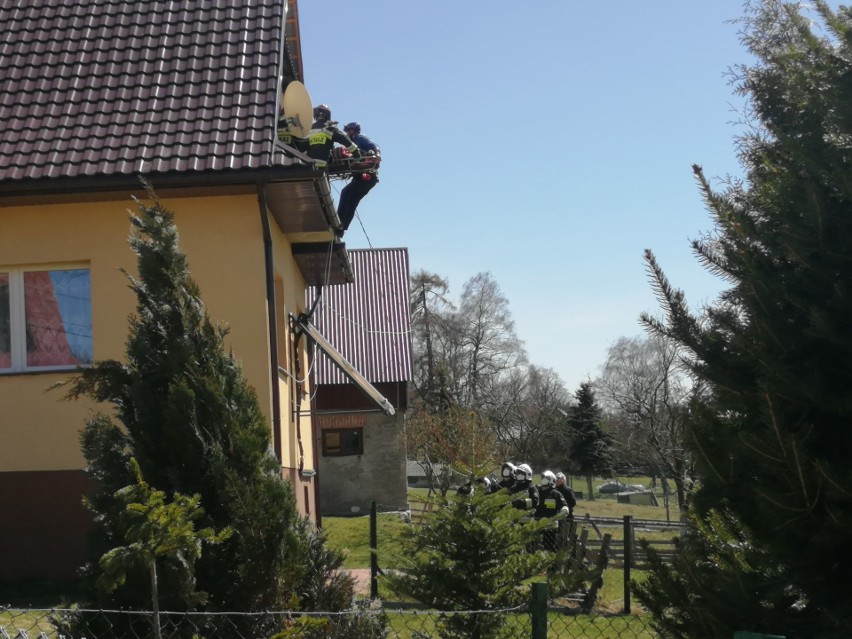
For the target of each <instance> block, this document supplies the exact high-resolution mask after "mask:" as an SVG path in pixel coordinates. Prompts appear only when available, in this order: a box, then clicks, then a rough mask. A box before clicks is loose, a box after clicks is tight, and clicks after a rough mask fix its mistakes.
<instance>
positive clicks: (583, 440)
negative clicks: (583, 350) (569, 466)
mask: <svg viewBox="0 0 852 639" xmlns="http://www.w3.org/2000/svg"><path fill="white" fill-rule="evenodd" d="M574 397H575V398H576V400H577V404H576V405H575V406H572V407H571V409H570V412H569V414H568V432H569V433H570V437H571V461H572V462H573V464H574V469H573V470H574V471H575V472H576V474H579V475H583V476H585V477H586V486H587V488H588V494H589V499H594V498H595V494H594V491H593V490H592V476H593V475H598V474H608V473H609V472H611V470H612V438H611V437H610V436H609V434H607V433H606V432H605V431H604V430H603V429H602V428H601V409H600V407H599V406H598V404H597V402H596V400H595V392H594V390H593V389H592V385H591V384H590V383H589V382H583V383H582V384H580V387H579V388H578V389H577V392H576V393H574Z"/></svg>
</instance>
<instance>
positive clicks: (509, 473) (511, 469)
mask: <svg viewBox="0 0 852 639" xmlns="http://www.w3.org/2000/svg"><path fill="white" fill-rule="evenodd" d="M500 474H501V475H503V479H509V477H513V476H514V475H515V465H514V464H513V463H512V462H510V461H506V462H503V469H502V470H501V471H500Z"/></svg>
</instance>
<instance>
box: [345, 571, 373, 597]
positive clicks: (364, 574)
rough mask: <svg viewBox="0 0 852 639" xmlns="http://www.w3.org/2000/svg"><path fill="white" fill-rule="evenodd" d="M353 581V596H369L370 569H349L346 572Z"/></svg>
mask: <svg viewBox="0 0 852 639" xmlns="http://www.w3.org/2000/svg"><path fill="white" fill-rule="evenodd" d="M346 572H348V573H349V574H350V575H351V576H352V577H353V578H354V579H355V594H356V595H369V594H370V569H369V568H351V569H349V570H347V571H346Z"/></svg>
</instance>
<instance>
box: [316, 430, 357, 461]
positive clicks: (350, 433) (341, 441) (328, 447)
mask: <svg viewBox="0 0 852 639" xmlns="http://www.w3.org/2000/svg"><path fill="white" fill-rule="evenodd" d="M322 454H323V455H325V456H326V457H328V456H335V455H336V456H342V455H363V454H364V429H363V428H341V429H335V430H324V431H322Z"/></svg>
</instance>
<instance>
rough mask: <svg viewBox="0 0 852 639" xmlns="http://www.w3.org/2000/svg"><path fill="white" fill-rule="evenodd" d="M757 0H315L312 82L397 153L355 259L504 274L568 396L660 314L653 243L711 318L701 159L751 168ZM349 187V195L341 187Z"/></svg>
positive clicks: (304, 19)
mask: <svg viewBox="0 0 852 639" xmlns="http://www.w3.org/2000/svg"><path fill="white" fill-rule="evenodd" d="M741 14H742V3H741V0H646V1H645V2H637V1H635V0H614V1H612V2H606V3H603V2H576V1H572V0H539V1H538V2H535V3H517V2H508V1H504V0H492V1H491V2H485V1H484V0H464V1H458V0H456V1H454V2H450V1H449V0H433V1H432V2H411V1H402V0H363V1H362V2H357V3H355V2H352V1H351V0H310V1H308V0H302V2H300V4H299V17H300V23H301V37H302V55H303V61H304V68H305V85H306V86H307V88H308V91H309V93H310V95H311V97H312V99H313V102H314V103H315V104H317V103H319V102H325V103H327V104H329V105H330V106H331V108H332V115H333V118H334V119H336V120H339V121H340V122H341V124H343V123H345V122H348V121H350V120H358V121H360V122H361V124H362V127H363V132H364V133H365V134H366V135H368V136H370V137H371V138H372V139H373V140H374V141H375V142H376V143H377V144H379V146H380V147H381V148H382V156H383V164H382V170H381V182H380V183H379V185H378V186H377V187H376V188H375V189H374V190H373V191H372V192H371V193H370V194H369V195H368V196H367V197H366V198H365V199H364V200H363V201H362V203H361V205H360V207H359V217H360V220H361V222H362V223H363V226H364V229H365V230H366V234H365V233H364V231H363V230H362V229H361V226H360V225H359V223H358V220H357V219H356V221H355V222H353V225H352V227H351V228H350V230H349V232H348V233H347V235H346V243H347V246H349V247H350V248H365V247H368V246H371V245H372V246H373V247H376V248H382V247H401V246H404V247H408V249H409V254H410V259H411V270H412V272H415V271H417V270H419V269H426V270H429V271H434V272H436V273H438V274H440V275H443V276H445V277H447V278H448V279H449V282H450V287H451V291H452V292H453V293H454V294H455V295H457V294H458V293H459V292H460V291H461V288H462V285H463V283H464V282H465V281H466V280H467V279H468V278H469V277H471V276H472V275H474V274H476V273H477V272H480V271H489V272H491V273H492V275H493V276H494V278H495V280H496V281H497V282H498V283H499V284H500V287H501V289H502V291H503V293H504V295H505V296H506V297H507V298H508V300H509V304H510V308H511V311H512V315H513V317H514V319H515V322H516V330H517V333H518V336H519V337H520V338H521V339H522V340H523V341H524V342H525V345H526V348H527V351H528V354H529V357H530V361H531V362H532V363H534V364H537V365H539V366H543V367H547V368H552V369H554V370H555V371H556V372H557V373H559V375H560V376H561V377H562V380H563V381H564V382H565V384H566V385H567V387H568V388H569V390H572V391H573V390H574V389H576V387H577V385H578V384H579V383H580V382H582V381H583V380H585V379H586V378H587V377H595V376H596V375H597V373H598V368H599V366H600V365H601V364H602V363H603V361H604V358H605V356H606V351H607V348H608V347H609V346H610V345H611V344H612V343H613V342H614V341H615V340H617V339H618V338H619V337H621V336H632V335H637V334H639V333H641V332H642V328H641V327H640V325H639V324H638V321H637V318H638V315H639V313H640V312H642V311H652V312H656V311H657V310H658V304H657V302H656V299H655V297H654V294H653V291H652V289H651V287H650V286H649V283H648V279H647V275H646V272H645V268H644V262H643V259H642V255H643V250H644V249H645V248H651V249H652V250H653V251H654V252H655V253H656V255H657V258H658V260H659V261H660V263H661V264H662V266H663V268H664V269H665V271H666V273H667V275H668V276H669V278H670V280H671V281H672V283H673V284H674V285H675V286H677V287H679V288H682V289H684V290H685V292H686V295H687V299H688V301H689V302H690V303H691V304H692V305H693V306H698V305H700V304H701V303H702V302H705V301H709V300H711V299H712V298H713V297H715V295H716V294H717V293H718V291H719V290H720V288H721V283H720V282H719V281H718V280H716V279H714V278H712V277H711V276H710V275H708V274H706V273H705V272H704V271H703V270H702V269H701V268H700V266H699V265H698V263H697V261H696V260H695V258H694V257H693V255H692V253H691V251H690V247H689V240H690V239H691V238H695V237H698V236H699V235H700V234H701V233H703V232H706V231H708V230H710V228H711V225H712V222H711V219H710V217H709V215H708V213H707V212H706V210H705V207H704V204H703V201H702V200H701V198H700V196H699V193H698V190H697V188H696V185H695V181H694V179H693V175H692V169H691V165H692V164H693V163H697V164H701V165H702V166H703V167H704V169H705V172H706V174H707V176H708V177H709V178H711V180H712V181H713V182H714V183H716V184H718V183H719V182H720V180H721V179H722V178H724V177H725V176H726V175H729V174H733V175H737V174H739V171H740V168H739V164H738V161H737V158H736V152H735V147H734V137H735V136H736V135H737V134H738V133H741V132H742V131H743V129H742V128H741V127H740V126H737V125H736V124H735V123H736V121H738V120H739V119H740V114H739V113H738V111H739V109H741V108H742V103H741V99H740V98H739V97H737V96H736V95H735V94H734V89H733V87H732V86H731V85H730V82H729V77H728V75H727V72H728V70H729V68H730V67H732V66H733V65H736V64H741V63H743V62H746V61H747V59H748V58H747V53H746V51H745V50H744V49H743V47H742V46H741V45H740V43H739V38H738V34H737V31H738V27H737V25H735V24H730V23H728V22H727V21H730V20H732V19H736V18H738V17H739V16H741ZM342 184H343V183H338V182H335V185H336V186H337V188H338V189H339V188H341V187H342Z"/></svg>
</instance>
